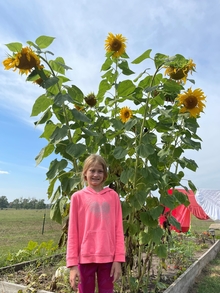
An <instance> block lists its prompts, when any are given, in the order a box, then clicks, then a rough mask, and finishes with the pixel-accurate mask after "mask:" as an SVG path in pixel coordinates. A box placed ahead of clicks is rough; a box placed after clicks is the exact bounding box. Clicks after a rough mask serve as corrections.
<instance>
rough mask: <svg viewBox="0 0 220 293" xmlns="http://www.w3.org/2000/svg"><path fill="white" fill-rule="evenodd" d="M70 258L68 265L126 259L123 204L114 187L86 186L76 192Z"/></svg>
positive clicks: (70, 235)
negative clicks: (98, 187)
mask: <svg viewBox="0 0 220 293" xmlns="http://www.w3.org/2000/svg"><path fill="white" fill-rule="evenodd" d="M66 261H67V267H72V266H75V265H78V263H82V264H83V263H108V262H114V261H116V262H124V261H125V249H124V234H123V226H122V212H121V204H120V200H119V196H118V194H117V193H116V192H115V191H114V190H113V189H111V188H109V187H106V188H104V189H103V190H101V191H100V192H96V191H95V190H94V189H92V188H91V187H86V188H85V189H82V190H80V191H77V192H76V193H74V194H73V195H72V198H71V204H70V215H69V228H68V240H67V256H66Z"/></svg>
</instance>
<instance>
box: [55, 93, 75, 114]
mask: <svg viewBox="0 0 220 293" xmlns="http://www.w3.org/2000/svg"><path fill="white" fill-rule="evenodd" d="M66 101H67V102H70V103H71V102H72V98H71V96H70V95H69V94H67V93H65V94H61V93H58V94H57V95H56V96H55V98H54V104H55V105H57V106H59V107H62V106H63V105H64V103H65V102H66ZM75 110H76V109H75Z"/></svg>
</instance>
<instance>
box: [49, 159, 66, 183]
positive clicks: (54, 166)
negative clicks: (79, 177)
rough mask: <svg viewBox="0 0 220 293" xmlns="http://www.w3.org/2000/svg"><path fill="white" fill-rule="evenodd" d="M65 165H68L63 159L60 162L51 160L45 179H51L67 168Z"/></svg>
mask: <svg viewBox="0 0 220 293" xmlns="http://www.w3.org/2000/svg"><path fill="white" fill-rule="evenodd" d="M67 165H68V162H67V160H65V159H62V160H61V161H58V160H57V159H55V160H53V161H52V162H51V163H50V168H49V171H48V172H47V173H46V175H47V178H48V179H53V178H54V177H55V175H56V174H57V173H58V172H59V171H61V170H63V169H65V168H66V167H67Z"/></svg>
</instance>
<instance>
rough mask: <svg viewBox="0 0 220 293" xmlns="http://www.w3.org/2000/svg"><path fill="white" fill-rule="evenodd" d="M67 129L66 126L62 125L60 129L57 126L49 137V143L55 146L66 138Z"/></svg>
mask: <svg viewBox="0 0 220 293" xmlns="http://www.w3.org/2000/svg"><path fill="white" fill-rule="evenodd" d="M68 129H69V128H68V127H67V126H66V125H63V126H62V127H61V128H60V127H58V126H57V127H56V129H55V130H54V132H53V134H52V135H51V137H50V139H51V143H54V144H57V143H58V142H59V141H61V140H62V139H63V138H64V137H66V136H67V134H68Z"/></svg>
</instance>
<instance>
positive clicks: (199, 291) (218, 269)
mask: <svg viewBox="0 0 220 293" xmlns="http://www.w3.org/2000/svg"><path fill="white" fill-rule="evenodd" d="M219 277H220V253H218V254H217V256H216V258H215V259H214V260H213V261H211V262H210V263H209V264H208V265H207V266H206V268H205V269H204V270H203V271H202V273H201V275H199V277H198V278H197V280H196V282H195V283H194V285H193V287H192V288H191V289H190V291H189V292H191V293H216V292H220V282H219Z"/></svg>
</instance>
